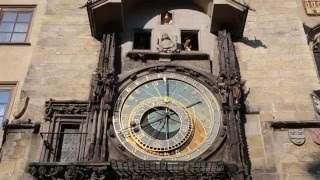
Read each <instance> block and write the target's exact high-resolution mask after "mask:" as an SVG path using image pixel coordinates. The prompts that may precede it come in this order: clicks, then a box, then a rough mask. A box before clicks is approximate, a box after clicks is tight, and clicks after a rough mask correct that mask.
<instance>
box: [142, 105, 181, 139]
mask: <svg viewBox="0 0 320 180" xmlns="http://www.w3.org/2000/svg"><path fill="white" fill-rule="evenodd" d="M140 124H145V126H143V127H142V130H143V131H144V132H145V133H146V134H147V135H149V136H151V137H152V138H155V139H158V140H166V139H171V138H172V137H174V136H175V135H176V134H177V133H178V132H179V129H180V126H181V122H180V118H179V116H178V114H177V113H176V112H175V111H173V110H172V109H170V108H167V107H156V108H152V109H149V110H148V111H147V112H146V113H145V114H144V115H143V116H142V119H141V122H140Z"/></svg>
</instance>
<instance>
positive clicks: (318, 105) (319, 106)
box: [311, 94, 320, 115]
mask: <svg viewBox="0 0 320 180" xmlns="http://www.w3.org/2000/svg"><path fill="white" fill-rule="evenodd" d="M311 98H312V101H313V107H314V109H315V110H316V112H317V114H318V115H320V99H319V97H318V96H317V95H316V94H311Z"/></svg>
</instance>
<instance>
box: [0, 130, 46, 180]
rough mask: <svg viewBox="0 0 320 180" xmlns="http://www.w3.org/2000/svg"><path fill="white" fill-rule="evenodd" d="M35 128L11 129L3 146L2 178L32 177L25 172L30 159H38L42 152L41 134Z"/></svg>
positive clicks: (14, 179)
mask: <svg viewBox="0 0 320 180" xmlns="http://www.w3.org/2000/svg"><path fill="white" fill-rule="evenodd" d="M32 131H33V130H21V129H20V130H18V129H16V130H14V129H9V130H8V133H7V136H6V141H5V144H4V146H3V147H2V148H1V163H0V169H1V170H0V179H1V180H21V179H30V180H31V179H32V177H30V176H29V175H28V174H26V173H25V169H26V167H27V164H28V163H29V162H30V159H31V160H33V159H36V157H37V154H38V153H41V148H39V147H40V146H39V145H40V142H41V137H40V136H39V134H33V133H32Z"/></svg>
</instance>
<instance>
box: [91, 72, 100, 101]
mask: <svg viewBox="0 0 320 180" xmlns="http://www.w3.org/2000/svg"><path fill="white" fill-rule="evenodd" d="M92 75H93V81H94V84H93V89H92V98H91V102H97V101H98V100H100V99H101V95H102V90H103V81H102V76H101V73H100V72H99V70H96V71H94V72H93V73H92Z"/></svg>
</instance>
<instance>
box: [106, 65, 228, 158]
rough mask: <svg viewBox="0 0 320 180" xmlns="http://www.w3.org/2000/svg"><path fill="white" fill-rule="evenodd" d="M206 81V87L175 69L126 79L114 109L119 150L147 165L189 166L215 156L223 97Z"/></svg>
mask: <svg viewBox="0 0 320 180" xmlns="http://www.w3.org/2000/svg"><path fill="white" fill-rule="evenodd" d="M149 70H150V69H149ZM198 76H199V75H198ZM204 80H207V81H210V80H209V79H206V77H205V76H202V79H199V78H197V77H196V76H191V75H190V74H188V73H182V72H179V69H175V68H168V69H167V70H166V71H162V72H156V71H154V72H152V71H151V72H150V71H141V72H139V73H137V74H135V76H134V77H131V78H127V79H125V80H124V81H123V82H122V84H121V86H120V93H119V95H118V97H117V99H116V103H115V107H114V109H113V120H112V124H113V128H114V134H115V136H116V140H115V141H119V144H118V146H120V147H121V149H122V150H123V151H127V152H129V154H131V155H132V157H134V158H137V159H141V160H151V161H162V160H164V161H190V160H196V159H199V158H203V154H204V153H205V152H207V151H211V152H212V151H214V148H213V147H214V145H215V144H218V143H220V142H219V137H220V136H221V129H222V127H223V125H222V113H221V96H220V95H219V94H218V93H217V90H214V89H213V88H212V87H210V86H209V85H208V84H207V83H205V81H204Z"/></svg>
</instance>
